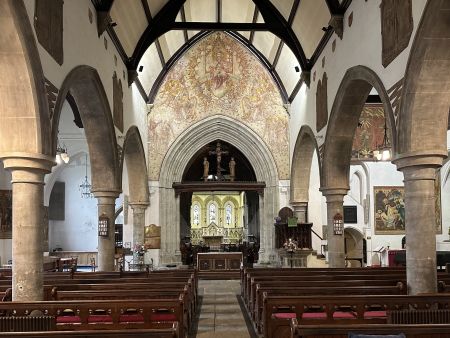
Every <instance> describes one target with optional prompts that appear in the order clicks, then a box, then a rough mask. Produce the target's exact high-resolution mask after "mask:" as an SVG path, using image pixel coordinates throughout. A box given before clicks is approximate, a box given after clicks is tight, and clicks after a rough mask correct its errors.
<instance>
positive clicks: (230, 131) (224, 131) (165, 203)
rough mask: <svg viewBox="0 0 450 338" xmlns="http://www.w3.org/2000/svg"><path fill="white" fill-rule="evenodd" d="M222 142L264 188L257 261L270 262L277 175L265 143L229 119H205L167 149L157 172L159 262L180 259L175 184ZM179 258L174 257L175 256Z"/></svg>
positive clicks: (177, 199) (260, 208)
mask: <svg viewBox="0 0 450 338" xmlns="http://www.w3.org/2000/svg"><path fill="white" fill-rule="evenodd" d="M217 140H222V141H224V142H227V143H229V144H232V145H233V146H234V147H236V148H237V149H239V150H240V151H241V152H242V154H243V155H244V156H245V157H246V158H247V159H248V161H249V163H251V166H252V169H253V170H254V174H255V178H256V181H257V182H264V183H265V188H263V191H262V193H261V194H260V195H259V219H260V224H261V229H260V241H261V249H262V250H261V251H260V259H261V258H262V259H263V260H264V258H265V259H269V257H268V255H270V254H272V250H273V247H274V246H273V240H274V239H273V232H272V229H271V224H272V223H273V216H272V215H273V214H274V213H276V211H277V210H278V195H277V187H278V172H277V168H276V166H275V161H274V159H273V157H272V154H271V152H270V151H269V150H268V148H267V146H266V144H265V143H264V141H262V140H261V138H260V137H259V136H258V135H257V134H256V133H255V132H254V131H253V130H252V129H250V128H249V127H247V126H245V125H243V124H242V123H240V122H238V121H237V120H235V119H232V118H230V117H228V116H222V115H216V116H211V117H208V118H206V119H204V120H202V121H200V122H198V123H196V124H194V125H193V126H192V127H191V128H189V129H187V130H185V131H184V132H183V133H182V134H181V135H180V137H178V138H177V139H176V141H175V142H174V143H173V144H172V146H171V147H170V149H169V151H168V153H167V154H166V156H165V158H164V161H163V163H162V166H161V171H160V180H159V185H160V208H159V210H160V223H161V226H162V233H161V237H162V241H161V243H162V245H163V247H162V252H161V261H162V262H163V263H165V262H171V261H173V260H174V258H175V259H180V256H179V254H178V250H177V249H178V244H179V239H180V227H179V224H180V198H179V197H178V196H176V195H175V193H174V189H173V183H174V182H182V181H183V173H184V172H185V170H186V168H188V167H189V166H190V164H191V161H192V159H193V158H195V155H196V154H197V153H198V152H199V151H200V150H201V149H202V147H204V146H205V145H206V144H208V143H212V142H215V141H217ZM176 255H177V256H178V257H177V256H176Z"/></svg>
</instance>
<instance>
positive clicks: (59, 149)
mask: <svg viewBox="0 0 450 338" xmlns="http://www.w3.org/2000/svg"><path fill="white" fill-rule="evenodd" d="M69 161H70V157H69V154H67V147H66V145H65V144H64V143H60V142H59V139H58V140H57V145H56V163H58V164H61V163H62V162H64V163H66V164H67V163H69Z"/></svg>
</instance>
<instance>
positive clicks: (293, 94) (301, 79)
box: [288, 77, 304, 103]
mask: <svg viewBox="0 0 450 338" xmlns="http://www.w3.org/2000/svg"><path fill="white" fill-rule="evenodd" d="M303 82H304V81H303V78H302V77H300V79H299V80H298V81H297V84H296V85H295V87H294V89H293V90H292V93H291V95H289V99H288V102H289V103H292V102H294V99H295V97H296V96H297V94H298V92H299V90H300V88H301V87H302V84H303Z"/></svg>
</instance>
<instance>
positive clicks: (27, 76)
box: [0, 0, 52, 161]
mask: <svg viewBox="0 0 450 338" xmlns="http://www.w3.org/2000/svg"><path fill="white" fill-rule="evenodd" d="M0 30H1V32H2V34H0V54H1V55H2V57H1V58H0V78H1V81H2V88H3V91H2V95H0V106H1V107H2V109H0V139H1V140H2V142H0V156H1V157H10V156H13V157H14V156H19V154H21V155H20V156H23V157H28V156H30V155H31V156H32V154H43V155H51V154H52V147H51V140H50V137H49V135H50V117H49V105H48V101H47V98H46V97H45V92H46V91H45V86H44V83H45V78H44V74H43V70H42V65H41V60H40V56H39V52H38V49H37V45H36V41H35V38H34V33H33V29H32V27H31V24H30V20H29V17H28V14H27V11H26V9H25V5H24V3H23V1H21V0H18V1H12V0H0ZM12 153H15V155H12ZM40 157H42V156H40ZM44 157H45V159H46V160H47V161H51V158H50V157H46V156H44ZM41 160H44V158H42V159H41Z"/></svg>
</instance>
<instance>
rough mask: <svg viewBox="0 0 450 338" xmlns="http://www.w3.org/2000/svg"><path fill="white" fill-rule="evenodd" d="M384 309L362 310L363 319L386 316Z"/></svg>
mask: <svg viewBox="0 0 450 338" xmlns="http://www.w3.org/2000/svg"><path fill="white" fill-rule="evenodd" d="M386 317H387V314H386V311H366V312H364V319H366V318H386Z"/></svg>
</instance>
